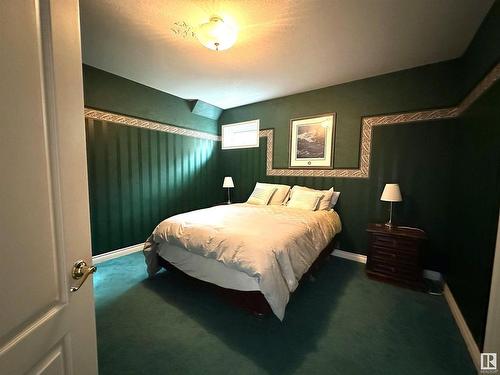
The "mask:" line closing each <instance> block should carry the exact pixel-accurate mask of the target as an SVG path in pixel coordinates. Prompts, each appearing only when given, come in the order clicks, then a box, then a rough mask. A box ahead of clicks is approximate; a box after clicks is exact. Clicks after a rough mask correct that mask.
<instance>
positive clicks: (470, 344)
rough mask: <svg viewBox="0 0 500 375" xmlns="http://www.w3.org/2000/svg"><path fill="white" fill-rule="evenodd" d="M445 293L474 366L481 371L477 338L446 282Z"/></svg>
mask: <svg viewBox="0 0 500 375" xmlns="http://www.w3.org/2000/svg"><path fill="white" fill-rule="evenodd" d="M443 295H444V298H445V299H446V302H448V306H449V307H450V310H451V314H452V315H453V318H455V322H456V323H457V326H458V329H459V330H460V333H461V334H462V337H463V338H464V341H465V345H466V346H467V349H468V350H469V354H470V356H471V358H472V362H474V366H476V369H477V371H478V372H479V368H480V360H481V359H480V351H479V348H478V346H477V344H476V340H474V336H472V333H471V331H470V329H469V327H468V326H467V322H466V321H465V319H464V317H463V315H462V312H461V311H460V308H459V307H458V305H457V302H456V301H455V298H454V297H453V294H452V293H451V290H450V288H448V284H444V291H443Z"/></svg>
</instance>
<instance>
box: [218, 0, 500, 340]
mask: <svg viewBox="0 0 500 375" xmlns="http://www.w3.org/2000/svg"><path fill="white" fill-rule="evenodd" d="M499 59H500V2H498V1H497V2H495V4H494V5H493V7H492V8H491V10H490V12H489V14H488V16H487V17H486V18H485V20H484V22H483V23H482V25H481V27H480V28H479V30H478V32H477V33H476V35H475V37H474V39H473V41H472V43H471V44H470V46H469V47H468V49H467V51H466V52H465V54H464V55H463V56H462V57H461V58H459V59H456V60H452V61H448V62H443V63H439V64H432V65H428V66H425V67H419V68H415V69H409V70H405V71H401V72H395V73H391V74H386V75H382V76H378V77H373V78H368V79H364V80H360V81H355V82H349V83H346V84H343V85H337V86H332V87H327V88H324V89H321V90H315V91H311V92H306V93H301V94H296V95H291V96H287V97H283V98H278V99H273V100H268V101H264V102H260V103H255V104H250V105H246V106H242V107H238V108H233V109H229V110H226V111H224V112H223V114H222V116H221V118H220V120H219V124H220V125H222V124H227V123H233V122H240V121H246V120H251V119H257V118H258V119H260V124H261V128H262V129H274V142H275V143H274V166H275V167H277V168H286V167H287V164H288V142H289V139H288V137H289V120H290V119H291V118H294V117H301V116H307V115H312V114H318V113H325V112H337V133H336V140H335V162H334V164H335V168H353V167H357V166H358V162H359V160H358V158H359V137H360V125H361V116H368V115H376V114H386V113H394V112H406V111H413V110H422V109H428V108H442V107H448V106H455V105H457V104H458V103H459V102H460V101H461V100H462V99H463V98H464V97H465V95H466V94H467V93H468V92H469V91H470V90H471V89H472V88H473V87H474V86H475V85H476V84H477V83H478V82H479V80H481V79H482V78H483V77H484V75H486V74H487V73H488V72H489V71H490V70H491V69H492V68H493V66H495V65H496V64H497V63H498V62H499ZM499 85H500V84H499V83H498V82H497V83H496V85H495V86H494V87H493V88H491V89H490V90H489V91H488V92H487V93H486V94H485V95H484V96H483V97H482V98H481V99H480V101H478V102H477V103H475V104H474V105H473V106H472V107H471V108H470V109H469V110H468V111H467V113H466V114H465V115H464V116H463V117H462V118H459V119H453V120H445V121H429V122H423V123H415V124H405V125H394V126H383V127H376V128H375V129H374V131H373V140H372V161H371V170H370V178H369V179H346V178H296V177H270V176H266V175H265V143H264V142H263V141H262V140H261V145H260V148H259V149H249V150H224V151H222V155H221V161H222V167H223V172H224V174H226V175H232V176H233V179H234V181H235V185H236V188H235V198H236V200H242V201H243V200H245V199H246V198H247V197H248V195H249V194H250V192H251V190H252V188H253V185H254V184H255V182H256V181H265V182H276V183H284V184H288V185H295V184H299V185H305V186H310V187H313V188H324V189H326V188H329V187H331V186H334V187H335V189H336V190H338V191H341V197H340V200H339V203H338V206H337V207H336V209H337V211H338V212H339V214H340V217H341V219H342V223H343V232H342V233H341V235H340V236H338V239H337V241H338V242H337V247H338V248H340V249H343V250H346V251H354V252H358V253H366V245H367V244H366V240H367V236H366V234H365V228H366V226H367V224H368V223H369V222H372V221H378V222H380V221H383V220H386V218H387V211H386V207H387V205H386V204H384V203H382V202H380V201H379V198H380V194H381V192H382V189H383V187H384V184H385V183H388V182H398V183H400V185H401V189H402V192H403V196H404V202H402V203H401V204H396V205H395V220H396V221H397V222H398V223H400V224H404V225H413V226H418V227H421V228H422V229H424V230H425V231H426V232H427V233H428V235H429V239H430V240H429V244H428V248H427V250H426V252H425V254H424V260H425V266H426V267H427V268H431V269H436V270H439V271H442V272H444V273H445V274H446V275H447V276H448V282H449V286H450V289H451V290H452V293H453V295H454V296H455V298H456V300H457V301H458V304H459V306H460V309H461V310H462V312H463V314H464V316H465V318H466V321H467V323H468V325H469V327H470V329H471V331H472V333H473V335H474V338H475V339H476V341H477V343H478V345H479V346H480V347H482V344H483V340H484V329H485V322H486V311H487V306H488V295H489V287H490V282H491V267H492V264H493V252H494V240H495V235H496V228H497V222H498V207H499V201H498V197H499V189H498V185H499V183H500V182H499V181H500V180H499V159H498V158H499V154H500V152H499V151H498V150H500V139H499V137H498V132H499V128H498V123H499V117H498V116H499V113H500V100H499V96H498V93H497V92H498V90H500V89H499ZM471 221H472V222H471Z"/></svg>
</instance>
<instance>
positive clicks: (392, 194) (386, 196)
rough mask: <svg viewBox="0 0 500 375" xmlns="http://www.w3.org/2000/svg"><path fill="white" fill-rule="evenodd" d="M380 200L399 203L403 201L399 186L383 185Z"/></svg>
mask: <svg viewBox="0 0 500 375" xmlns="http://www.w3.org/2000/svg"><path fill="white" fill-rule="evenodd" d="M380 200H381V201H385V202H401V201H402V200H403V197H402V196H401V190H399V185H398V184H385V187H384V191H383V192H382V196H381V197H380Z"/></svg>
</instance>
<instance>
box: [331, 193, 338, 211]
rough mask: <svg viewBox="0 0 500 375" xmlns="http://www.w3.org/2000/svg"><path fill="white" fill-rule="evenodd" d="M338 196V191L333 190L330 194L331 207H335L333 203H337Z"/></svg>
mask: <svg viewBox="0 0 500 375" xmlns="http://www.w3.org/2000/svg"><path fill="white" fill-rule="evenodd" d="M339 197H340V191H334V192H333V195H332V202H331V206H332V208H333V207H335V205H336V204H337V201H338V200H339Z"/></svg>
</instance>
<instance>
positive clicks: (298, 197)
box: [286, 190, 323, 211]
mask: <svg viewBox="0 0 500 375" xmlns="http://www.w3.org/2000/svg"><path fill="white" fill-rule="evenodd" d="M321 198H323V193H321V192H319V193H318V192H316V191H306V190H296V191H294V192H293V195H292V196H291V197H290V200H289V201H288V203H287V204H286V205H287V206H288V207H291V208H301V209H303V210H309V211H316V209H317V208H318V204H319V202H320V201H321Z"/></svg>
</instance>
